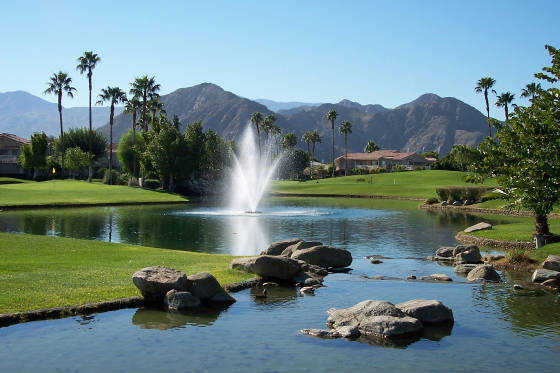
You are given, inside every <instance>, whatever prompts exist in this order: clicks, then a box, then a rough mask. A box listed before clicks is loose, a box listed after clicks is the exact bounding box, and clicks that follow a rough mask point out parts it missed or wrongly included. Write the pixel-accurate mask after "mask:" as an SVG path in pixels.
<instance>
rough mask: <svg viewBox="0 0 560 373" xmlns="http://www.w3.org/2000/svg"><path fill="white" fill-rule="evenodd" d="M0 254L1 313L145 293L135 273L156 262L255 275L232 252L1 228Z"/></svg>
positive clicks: (231, 278) (234, 276)
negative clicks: (234, 266)
mask: <svg viewBox="0 0 560 373" xmlns="http://www.w3.org/2000/svg"><path fill="white" fill-rule="evenodd" d="M0 254H1V257H2V261H1V262H0V283H1V284H2V285H1V286H0V313H8V312H16V311H28V310H34V309H40V308H49V307H59V306H70V305H79V304H85V303H91V302H100V301H107V300H114V299H117V298H123V297H131V296H136V295H140V292H139V291H138V290H137V289H136V287H135V286H134V285H133V284H132V274H133V273H134V272H135V271H137V270H138V269H141V268H143V267H147V266H151V265H165V266H169V267H172V268H175V269H178V270H181V271H183V272H184V273H186V274H187V275H189V274H192V273H196V272H202V271H204V272H210V273H212V274H213V275H214V276H216V278H217V279H218V281H220V283H221V284H222V285H225V284H228V283H232V282H237V281H242V280H246V279H248V278H251V277H253V276H252V275H250V274H247V273H242V272H239V271H234V270H231V269H229V263H230V261H231V259H232V257H231V256H229V255H218V254H200V253H192V252H186V251H177V250H166V249H157V248H152V247H143V246H133V245H125V244H115V243H106V242H99V241H89V240H75V239H69V238H59V237H47V236H34V235H26V234H5V233H0Z"/></svg>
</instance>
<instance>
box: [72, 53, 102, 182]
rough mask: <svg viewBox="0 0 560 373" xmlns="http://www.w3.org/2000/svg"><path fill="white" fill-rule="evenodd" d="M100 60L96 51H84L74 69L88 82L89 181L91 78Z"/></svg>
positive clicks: (91, 161) (89, 168)
mask: <svg viewBox="0 0 560 373" xmlns="http://www.w3.org/2000/svg"><path fill="white" fill-rule="evenodd" d="M99 61H101V58H99V56H98V55H97V54H96V53H93V52H91V51H89V52H88V51H86V52H84V54H83V56H80V57H78V65H77V66H76V70H78V71H79V72H80V74H82V75H83V74H84V73H86V75H87V78H88V83H89V136H88V143H89V152H88V157H89V166H88V181H89V182H90V183H91V178H92V175H93V165H92V163H93V160H92V158H93V156H92V153H93V151H92V138H93V129H92V126H91V88H92V83H91V78H92V76H93V69H95V67H96V66H97V64H98V63H99Z"/></svg>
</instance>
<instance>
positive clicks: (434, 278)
mask: <svg viewBox="0 0 560 373" xmlns="http://www.w3.org/2000/svg"><path fill="white" fill-rule="evenodd" d="M420 280H422V281H440V282H450V281H453V279H452V278H451V277H449V276H447V275H444V274H443V273H434V274H433V275H429V276H423V277H420Z"/></svg>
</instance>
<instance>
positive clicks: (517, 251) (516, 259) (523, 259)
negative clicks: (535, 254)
mask: <svg viewBox="0 0 560 373" xmlns="http://www.w3.org/2000/svg"><path fill="white" fill-rule="evenodd" d="M506 260H507V262H508V263H510V264H522V263H530V262H531V257H530V256H529V254H527V251H525V249H522V248H513V249H508V250H507V251H506Z"/></svg>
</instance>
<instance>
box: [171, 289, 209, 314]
mask: <svg viewBox="0 0 560 373" xmlns="http://www.w3.org/2000/svg"><path fill="white" fill-rule="evenodd" d="M163 303H164V304H165V306H166V307H167V308H168V309H169V310H170V311H181V310H186V309H192V308H197V307H200V304H201V303H200V299H198V298H197V297H195V296H194V295H192V294H191V293H189V292H188V291H177V290H175V289H172V290H169V291H168V292H167V294H166V295H165V298H164V300H163Z"/></svg>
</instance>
